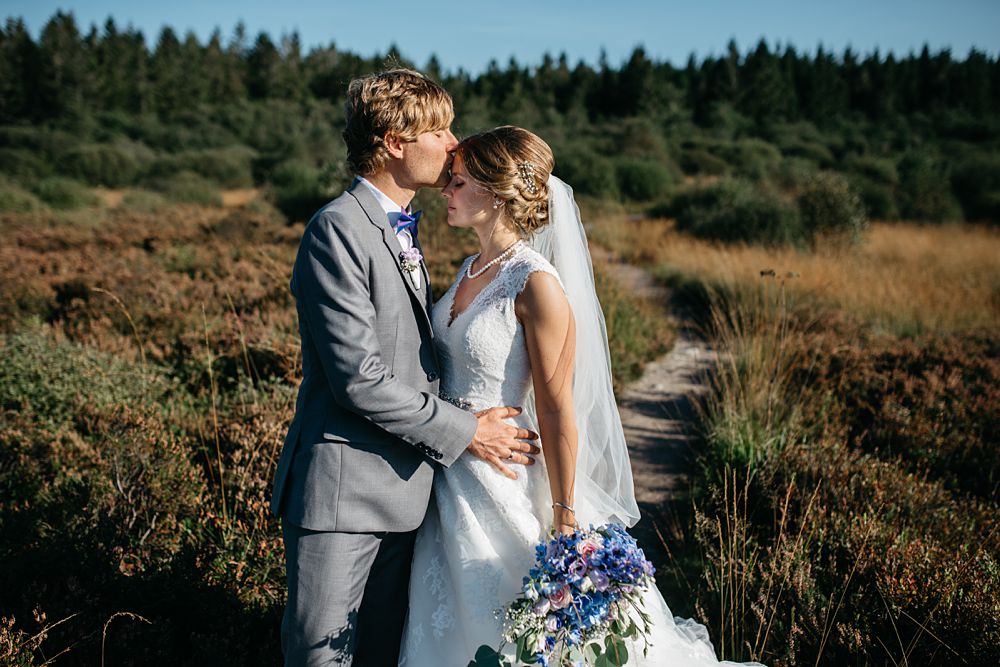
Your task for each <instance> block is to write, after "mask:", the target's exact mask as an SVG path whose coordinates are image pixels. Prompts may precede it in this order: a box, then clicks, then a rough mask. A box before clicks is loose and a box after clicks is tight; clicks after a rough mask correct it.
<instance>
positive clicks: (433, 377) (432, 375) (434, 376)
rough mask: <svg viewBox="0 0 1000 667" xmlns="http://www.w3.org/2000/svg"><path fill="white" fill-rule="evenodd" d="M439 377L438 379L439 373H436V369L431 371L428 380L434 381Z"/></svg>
mask: <svg viewBox="0 0 1000 667" xmlns="http://www.w3.org/2000/svg"><path fill="white" fill-rule="evenodd" d="M437 379H438V374H437V373H435V372H434V371H431V372H430V373H428V374H427V381H428V382H434V380H437Z"/></svg>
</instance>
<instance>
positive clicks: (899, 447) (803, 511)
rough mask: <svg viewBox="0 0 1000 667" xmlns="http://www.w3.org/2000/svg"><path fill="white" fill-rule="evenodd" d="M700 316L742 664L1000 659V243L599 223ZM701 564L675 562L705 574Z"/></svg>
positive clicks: (726, 614)
mask: <svg viewBox="0 0 1000 667" xmlns="http://www.w3.org/2000/svg"><path fill="white" fill-rule="evenodd" d="M595 235H602V236H603V237H604V238H605V239H606V240H607V242H608V243H609V244H611V245H612V246H614V247H615V249H616V250H617V251H618V252H619V253H620V254H624V255H625V256H628V257H631V258H632V259H633V261H636V262H639V263H644V264H645V265H647V266H649V267H651V268H652V269H653V270H655V271H657V272H658V274H659V275H660V276H661V277H662V278H663V279H664V280H666V281H667V282H668V284H670V285H672V286H674V288H675V290H676V295H677V297H678V298H679V299H681V300H682V301H684V302H686V303H687V305H689V306H692V312H693V313H694V314H695V316H696V317H697V318H699V322H700V323H701V324H702V325H703V326H704V328H705V331H706V333H707V335H708V336H709V339H710V341H711V343H712V344H713V345H714V346H715V347H716V348H717V349H718V351H719V363H718V366H717V367H716V369H715V371H714V376H713V378H712V391H711V392H710V394H709V396H708V398H707V399H706V402H705V404H704V407H703V409H702V413H701V417H702V419H701V421H702V424H701V426H702V431H703V435H704V445H703V447H702V448H701V449H699V461H700V466H699V474H698V475H697V476H696V479H695V480H694V481H695V487H696V493H695V498H694V512H693V516H692V517H691V519H690V521H691V523H692V524H693V526H694V531H693V534H694V540H691V541H690V542H689V543H687V544H686V545H685V544H680V545H679V544H673V545H671V550H672V551H673V553H674V554H675V556H676V554H677V553H678V551H683V550H685V549H687V550H690V551H693V552H694V553H695V554H697V557H699V558H700V559H701V560H700V561H695V562H697V563H699V566H698V567H694V568H691V567H690V566H687V567H688V569H686V570H681V574H679V575H678V576H683V575H686V576H687V579H688V581H689V582H690V581H693V582H694V583H691V584H690V585H691V589H692V593H691V595H692V597H694V598H695V599H696V600H697V603H696V605H695V609H696V613H697V615H698V616H699V617H700V618H701V619H702V620H703V621H705V622H707V623H708V624H709V626H710V633H711V636H712V638H713V641H715V642H716V645H717V646H718V647H719V649H720V652H721V653H724V655H725V656H726V657H727V658H730V659H739V660H745V659H749V658H756V659H760V660H761V661H763V662H765V663H766V664H769V665H773V666H786V665H787V666H790V665H827V664H831V665H841V664H867V665H946V664H968V665H983V666H986V665H995V664H997V663H998V661H1000V620H998V619H1000V613H998V612H1000V567H998V566H997V563H998V562H1000V537H998V532H1000V528H998V520H997V516H1000V485H998V480H1000V467H998V466H997V464H996V463H995V461H996V447H997V434H998V433H1000V422H998V415H1000V390H998V389H997V388H998V387H1000V347H998V345H997V342H996V340H997V339H996V336H995V331H996V329H997V326H998V325H1000V308H998V305H1000V299H998V298H997V294H998V293H1000V291H998V285H1000V265H998V264H997V263H996V261H995V257H997V256H1000V234H997V233H996V232H995V231H992V230H988V229H985V228H975V227H952V228H928V227H922V226H916V225H909V224H895V225H888V224H878V225H875V226H874V227H873V228H871V229H870V230H868V231H867V232H866V233H865V235H864V237H863V240H862V244H861V245H860V246H858V247H856V248H855V249H853V250H850V251H844V250H841V249H834V248H824V247H820V248H818V249H817V250H815V251H810V252H804V251H796V250H788V249H777V248H772V249H764V248H760V247H749V246H743V245H722V244H713V243H708V242H705V241H699V240H696V239H692V238H690V237H686V236H684V235H681V234H678V233H677V232H676V231H674V230H673V228H672V226H671V225H670V224H669V223H666V222H664V221H644V222H639V223H635V222H631V221H626V220H624V219H618V220H614V221H611V222H609V223H607V224H606V225H605V226H603V229H602V228H601V227H600V226H599V227H598V228H597V229H595ZM692 560H693V558H692V557H691V556H685V555H681V556H680V557H675V559H674V562H675V563H680V564H686V563H689V562H691V561H692Z"/></svg>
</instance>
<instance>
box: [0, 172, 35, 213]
mask: <svg viewBox="0 0 1000 667" xmlns="http://www.w3.org/2000/svg"><path fill="white" fill-rule="evenodd" d="M44 208H45V204H43V203H42V201H41V200H40V199H39V198H38V197H36V196H35V195H33V194H32V193H31V192H29V191H27V190H25V189H24V188H22V187H21V186H20V185H18V184H16V183H11V182H9V181H7V180H6V179H4V180H0V213H31V212H33V211H41V210H43V209H44Z"/></svg>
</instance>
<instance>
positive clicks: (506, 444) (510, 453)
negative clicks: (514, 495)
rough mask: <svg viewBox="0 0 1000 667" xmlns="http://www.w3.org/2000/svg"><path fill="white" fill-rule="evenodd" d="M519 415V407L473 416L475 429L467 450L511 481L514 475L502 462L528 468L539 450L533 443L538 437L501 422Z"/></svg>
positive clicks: (493, 410)
mask: <svg viewBox="0 0 1000 667" xmlns="http://www.w3.org/2000/svg"><path fill="white" fill-rule="evenodd" d="M519 414H521V408H507V407H504V408H490V409H489V410H483V411H482V412H477V413H476V419H478V420H479V426H478V428H477V429H476V435H474V436H473V437H472V443H470V444H469V451H470V452H471V453H472V454H473V456H477V457H479V458H481V459H482V460H484V461H486V462H487V463H489V464H490V465H492V466H493V467H494V468H496V469H497V470H499V471H500V472H502V473H503V474H504V475H506V476H507V477H510V478H511V479H517V474H516V473H515V472H514V471H513V470H511V469H510V468H508V467H507V466H506V465H504V464H506V463H515V464H517V465H525V466H530V465H534V464H535V456H537V455H538V454H539V453H540V452H541V451H542V450H541V449H540V448H539V447H538V445H536V444H534V442H532V441H534V440H538V434H537V433H535V432H534V431H530V430H528V429H526V428H519V427H517V426H513V425H512V424H508V423H507V422H505V421H504V419H508V418H510V417H516V416H517V415H519Z"/></svg>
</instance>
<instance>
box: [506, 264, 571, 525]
mask: <svg viewBox="0 0 1000 667" xmlns="http://www.w3.org/2000/svg"><path fill="white" fill-rule="evenodd" d="M515 312H516V314H517V319H518V320H519V321H520V322H521V324H522V325H523V326H524V336H525V342H526V344H527V348H528V360H529V362H530V364H531V379H532V382H533V384H534V388H535V412H536V413H537V416H538V431H539V435H540V436H541V441H542V452H543V456H544V457H545V465H546V468H547V469H548V474H549V488H550V489H551V491H552V501H553V503H561V504H562V505H566V506H568V507H570V508H572V507H573V487H574V483H575V481H576V452H577V430H576V415H575V414H574V410H573V365H574V359H575V358H576V324H575V322H574V320H573V311H572V310H571V309H570V306H569V302H568V301H567V300H566V294H565V293H564V292H563V289H562V286H561V285H560V284H559V281H558V279H556V278H555V277H554V276H551V275H549V274H547V273H543V272H534V273H532V274H531V275H530V276H529V277H528V281H527V284H526V285H525V287H524V289H523V290H522V291H521V293H520V294H519V295H518V297H517V300H516V301H515ZM553 515H554V523H555V525H556V527H557V528H558V529H559V530H561V531H563V532H567V533H569V532H572V530H573V526H574V525H575V523H576V520H575V517H574V515H573V512H572V511H571V510H568V509H566V508H565V507H562V506H560V505H559V504H555V505H553Z"/></svg>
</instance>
